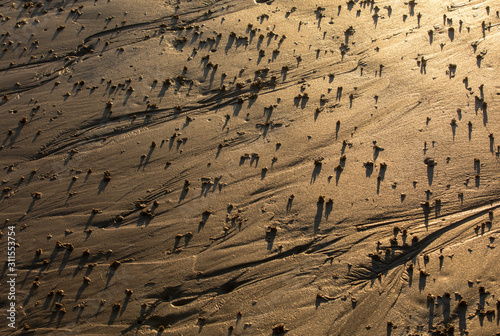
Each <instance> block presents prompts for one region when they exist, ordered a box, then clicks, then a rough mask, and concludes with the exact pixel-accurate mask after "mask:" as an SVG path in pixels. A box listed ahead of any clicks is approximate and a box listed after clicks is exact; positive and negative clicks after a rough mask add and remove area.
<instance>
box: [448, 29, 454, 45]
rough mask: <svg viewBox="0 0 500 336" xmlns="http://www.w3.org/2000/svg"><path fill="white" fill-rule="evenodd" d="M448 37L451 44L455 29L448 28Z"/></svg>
mask: <svg viewBox="0 0 500 336" xmlns="http://www.w3.org/2000/svg"><path fill="white" fill-rule="evenodd" d="M448 37H449V39H450V41H451V42H453V40H454V39H455V28H453V27H450V28H448Z"/></svg>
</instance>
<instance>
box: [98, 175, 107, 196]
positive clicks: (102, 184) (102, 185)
mask: <svg viewBox="0 0 500 336" xmlns="http://www.w3.org/2000/svg"><path fill="white" fill-rule="evenodd" d="M108 184H109V181H106V180H105V179H102V180H101V182H100V183H99V187H98V191H97V194H98V195H99V194H101V193H102V192H103V191H104V190H105V189H106V187H107V186H108Z"/></svg>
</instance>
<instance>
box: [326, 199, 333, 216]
mask: <svg viewBox="0 0 500 336" xmlns="http://www.w3.org/2000/svg"><path fill="white" fill-rule="evenodd" d="M332 210H333V201H331V200H328V202H326V206H325V219H326V220H328V217H330V214H331V213H332Z"/></svg>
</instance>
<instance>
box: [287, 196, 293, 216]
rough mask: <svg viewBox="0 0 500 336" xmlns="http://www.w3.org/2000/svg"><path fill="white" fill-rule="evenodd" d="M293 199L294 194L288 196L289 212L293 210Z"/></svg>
mask: <svg viewBox="0 0 500 336" xmlns="http://www.w3.org/2000/svg"><path fill="white" fill-rule="evenodd" d="M293 199H294V197H293V195H292V196H290V197H289V198H288V201H287V203H286V211H287V212H288V211H290V210H292V205H293Z"/></svg>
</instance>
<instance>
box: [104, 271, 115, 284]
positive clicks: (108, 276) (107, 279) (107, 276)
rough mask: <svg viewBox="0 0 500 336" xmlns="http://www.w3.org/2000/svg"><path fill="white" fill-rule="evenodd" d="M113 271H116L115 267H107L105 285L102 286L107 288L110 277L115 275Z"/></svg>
mask: <svg viewBox="0 0 500 336" xmlns="http://www.w3.org/2000/svg"><path fill="white" fill-rule="evenodd" d="M115 273H116V269H114V268H113V267H110V268H109V269H108V273H107V274H106V285H105V286H104V288H108V286H109V283H110V281H111V279H112V278H113V276H114V275H115Z"/></svg>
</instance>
